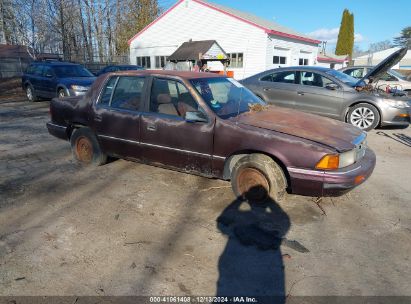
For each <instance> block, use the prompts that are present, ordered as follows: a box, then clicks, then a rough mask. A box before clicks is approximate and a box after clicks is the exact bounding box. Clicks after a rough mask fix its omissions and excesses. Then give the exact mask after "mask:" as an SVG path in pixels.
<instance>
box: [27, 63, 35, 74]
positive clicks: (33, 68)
mask: <svg viewBox="0 0 411 304" xmlns="http://www.w3.org/2000/svg"><path fill="white" fill-rule="evenodd" d="M35 69H36V66H35V65H30V66H29V67H28V68H27V72H26V73H27V74H34V70H35Z"/></svg>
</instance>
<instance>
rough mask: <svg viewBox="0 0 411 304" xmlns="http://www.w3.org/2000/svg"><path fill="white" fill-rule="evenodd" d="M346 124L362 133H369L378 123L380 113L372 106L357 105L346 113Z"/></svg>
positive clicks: (366, 104) (365, 104)
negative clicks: (360, 130) (362, 131)
mask: <svg viewBox="0 0 411 304" xmlns="http://www.w3.org/2000/svg"><path fill="white" fill-rule="evenodd" d="M347 122H348V123H350V124H352V125H353V126H356V127H358V128H360V129H362V130H364V131H370V130H372V129H375V128H376V127H377V126H378V124H379V123H380V113H379V112H378V110H377V108H376V107H374V106H373V105H370V104H368V103H359V104H357V105H355V106H353V107H352V108H350V110H349V111H348V115H347Z"/></svg>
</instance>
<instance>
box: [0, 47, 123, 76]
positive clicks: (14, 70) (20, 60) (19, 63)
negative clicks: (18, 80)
mask: <svg viewBox="0 0 411 304" xmlns="http://www.w3.org/2000/svg"><path fill="white" fill-rule="evenodd" d="M39 58H62V56H61V54H41V56H39ZM33 61H34V59H32V58H31V57H30V56H29V55H28V54H27V52H22V53H15V54H7V55H3V54H0V80H1V79H7V78H13V77H21V76H22V74H23V73H24V71H25V70H26V69H27V67H28V66H29V64H30V63H31V62H33ZM70 62H73V63H79V64H82V65H83V66H85V67H86V68H87V69H89V70H90V72H92V73H95V72H97V71H99V70H100V69H102V68H104V67H106V66H108V65H112V64H129V56H128V55H125V56H115V57H114V58H113V60H111V61H109V62H108V61H107V62H100V60H99V58H98V57H94V58H93V60H91V61H83V60H77V61H70Z"/></svg>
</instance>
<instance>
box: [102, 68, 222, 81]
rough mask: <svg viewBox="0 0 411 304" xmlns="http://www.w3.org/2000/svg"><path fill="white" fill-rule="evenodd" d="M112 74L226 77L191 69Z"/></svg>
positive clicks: (189, 77) (134, 71)
mask: <svg viewBox="0 0 411 304" xmlns="http://www.w3.org/2000/svg"><path fill="white" fill-rule="evenodd" d="M110 74H112V75H132V76H139V75H153V76H156V75H159V76H174V77H180V78H185V79H199V78H221V77H226V76H224V75H219V74H215V73H205V72H201V73H200V72H190V71H172V70H128V71H118V72H114V73H110Z"/></svg>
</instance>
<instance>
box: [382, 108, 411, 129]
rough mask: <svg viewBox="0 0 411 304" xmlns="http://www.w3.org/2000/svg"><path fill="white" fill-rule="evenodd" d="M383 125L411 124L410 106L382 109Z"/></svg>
mask: <svg viewBox="0 0 411 304" xmlns="http://www.w3.org/2000/svg"><path fill="white" fill-rule="evenodd" d="M381 111H382V121H381V126H408V125H409V124H410V122H411V121H410V115H411V109H410V108H403V109H399V108H394V107H385V108H383V109H381Z"/></svg>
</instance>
